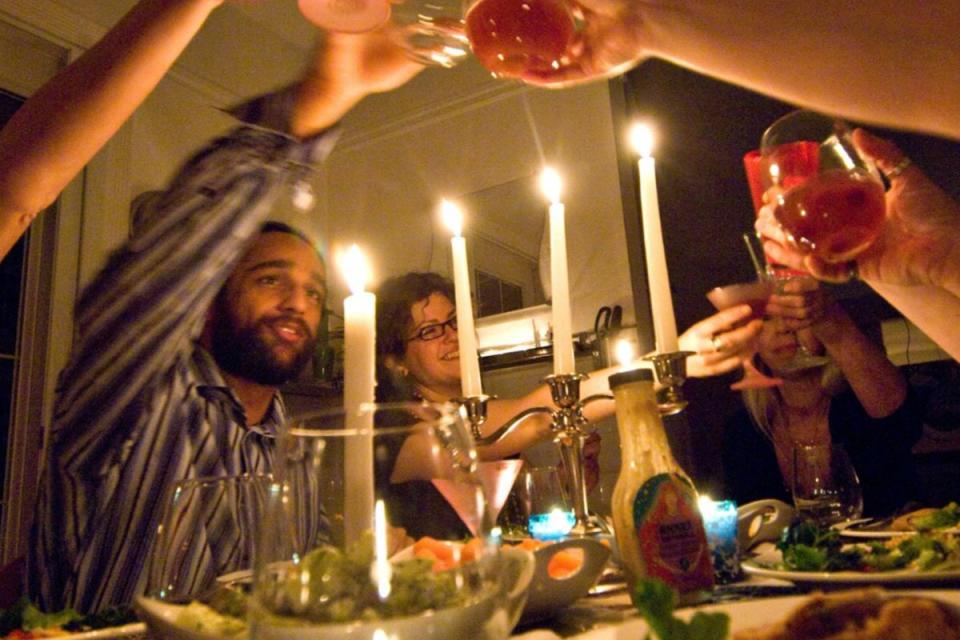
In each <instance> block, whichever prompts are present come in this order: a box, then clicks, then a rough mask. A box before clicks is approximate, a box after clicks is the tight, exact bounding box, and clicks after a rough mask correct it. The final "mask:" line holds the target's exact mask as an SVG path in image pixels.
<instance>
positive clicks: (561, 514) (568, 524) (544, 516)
mask: <svg viewBox="0 0 960 640" xmlns="http://www.w3.org/2000/svg"><path fill="white" fill-rule="evenodd" d="M576 523H577V517H576V516H575V515H574V514H573V511H562V510H560V509H554V510H553V511H550V512H549V513H538V514H535V515H532V516H530V518H529V519H528V520H527V529H528V530H529V532H530V537H532V538H534V539H536V540H559V539H561V538H565V537H567V536H568V535H569V534H570V531H572V530H573V525H575V524H576Z"/></svg>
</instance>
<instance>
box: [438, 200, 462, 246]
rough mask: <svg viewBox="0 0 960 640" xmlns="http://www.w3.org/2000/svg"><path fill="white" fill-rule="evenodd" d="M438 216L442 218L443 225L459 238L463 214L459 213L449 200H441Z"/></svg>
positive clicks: (458, 208) (457, 208) (458, 209)
mask: <svg viewBox="0 0 960 640" xmlns="http://www.w3.org/2000/svg"><path fill="white" fill-rule="evenodd" d="M440 215H441V216H443V223H444V224H445V225H447V228H448V229H450V231H451V232H453V235H454V236H456V237H458V238H459V237H460V234H461V233H462V232H463V213H461V212H460V207H458V206H457V205H455V204H453V203H452V202H450V201H449V200H443V201H442V202H441V203H440Z"/></svg>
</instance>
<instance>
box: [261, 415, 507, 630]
mask: <svg viewBox="0 0 960 640" xmlns="http://www.w3.org/2000/svg"><path fill="white" fill-rule="evenodd" d="M274 474H275V477H276V482H275V483H274V484H273V485H271V488H270V489H271V490H270V494H269V495H268V517H267V518H265V519H264V521H263V522H262V524H261V531H260V535H259V537H258V547H257V549H258V553H257V565H256V566H257V569H256V577H255V584H254V597H253V599H252V602H251V605H250V606H251V618H250V620H251V633H252V635H253V637H254V638H256V639H258V640H264V639H269V640H289V639H290V638H292V637H294V636H296V637H297V638H304V637H307V638H309V637H315V638H318V639H319V638H328V637H338V638H339V637H347V636H348V635H349V637H351V638H370V639H373V638H396V639H397V640H404V639H409V638H416V640H427V639H428V638H457V637H476V638H490V639H492V638H503V637H506V635H507V634H508V633H509V630H510V627H511V626H512V622H511V621H510V620H509V619H508V618H509V615H508V614H507V612H506V609H505V606H506V595H505V593H506V592H505V591H504V585H502V584H500V582H499V581H498V577H499V575H500V573H499V572H500V571H501V569H502V567H503V564H502V556H501V554H500V552H499V548H498V546H497V544H496V539H495V538H494V537H492V536H491V535H490V529H491V520H490V513H489V511H488V510H487V502H486V498H485V495H484V491H483V485H482V482H481V480H480V477H479V475H478V472H477V455H476V450H475V449H474V445H473V441H472V438H471V437H470V434H469V430H468V429H467V427H466V426H465V425H464V423H463V421H462V420H461V418H460V414H459V412H458V411H457V409H456V408H455V407H454V406H452V405H430V404H426V403H421V404H418V403H398V404H378V405H374V404H370V405H365V406H364V407H362V408H361V410H360V411H359V412H358V413H356V414H352V413H349V414H348V413H345V412H344V411H343V410H340V409H337V410H330V411H324V412H319V413H315V414H310V415H309V416H305V417H303V418H301V419H298V420H293V421H291V424H290V426H289V427H288V429H287V430H286V432H285V433H284V434H283V435H282V436H281V437H280V439H279V441H278V446H277V454H276V459H275V461H274ZM437 480H440V481H443V482H445V483H448V485H449V486H450V487H452V488H454V491H455V493H456V495H457V496H458V499H457V500H456V501H455V502H456V505H455V509H456V512H457V514H456V515H453V516H452V517H453V518H457V516H458V515H459V517H460V518H462V519H463V520H464V522H467V523H470V525H471V529H472V530H473V531H475V532H476V535H477V538H475V539H474V540H471V541H470V542H469V543H467V544H464V543H463V540H462V538H461V539H459V540H424V539H421V540H418V541H417V543H416V544H414V541H413V540H412V539H411V538H409V537H408V536H407V534H408V533H411V532H414V531H416V530H418V529H422V528H423V527H424V526H428V525H429V524H431V523H432V522H433V521H434V519H435V518H437V517H438V514H437V513H435V511H434V509H435V507H436V505H437V504H441V505H442V504H443V499H442V498H439V497H438V496H435V495H434V496H433V500H434V502H429V501H428V498H427V497H426V496H428V495H429V494H431V493H434V492H435V489H434V484H433V483H434V481H437ZM437 500H439V503H438V502H436V501H437ZM431 505H432V506H431ZM419 536H420V534H419V533H414V537H419Z"/></svg>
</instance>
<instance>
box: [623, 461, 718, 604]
mask: <svg viewBox="0 0 960 640" xmlns="http://www.w3.org/2000/svg"><path fill="white" fill-rule="evenodd" d="M633 522H634V530H635V531H636V532H637V543H638V546H639V549H640V556H641V557H642V558H643V564H644V566H645V567H646V573H647V574H648V575H650V576H653V577H656V578H659V579H661V580H663V581H664V582H666V583H667V584H669V585H671V586H672V587H674V588H675V589H677V590H678V591H680V592H681V593H683V592H687V591H694V590H697V589H709V588H711V587H712V586H713V564H712V562H711V559H710V551H709V548H708V547H707V536H706V532H705V531H704V528H703V519H702V518H701V516H700V511H699V509H698V508H697V493H696V491H695V490H694V488H693V486H692V485H691V484H690V482H689V481H688V480H687V479H686V478H684V477H683V476H680V475H677V474H673V473H661V474H658V475H655V476H653V477H651V478H650V479H649V480H647V481H646V482H644V483H643V485H642V486H641V487H640V489H639V491H637V493H636V497H635V498H634V502H633Z"/></svg>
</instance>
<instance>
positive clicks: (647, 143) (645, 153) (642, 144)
mask: <svg viewBox="0 0 960 640" xmlns="http://www.w3.org/2000/svg"><path fill="white" fill-rule="evenodd" d="M630 144H631V145H633V148H634V150H635V151H636V152H637V153H639V154H640V157H641V158H649V157H650V156H651V154H653V129H651V128H650V127H648V126H647V125H645V124H636V125H634V126H633V128H632V129H630Z"/></svg>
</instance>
